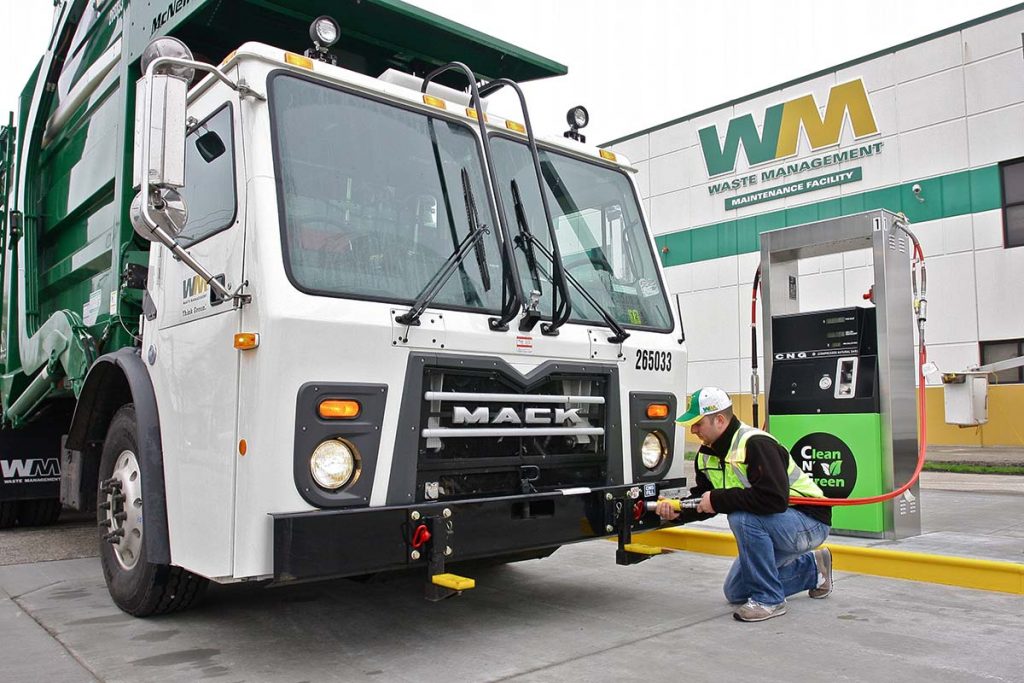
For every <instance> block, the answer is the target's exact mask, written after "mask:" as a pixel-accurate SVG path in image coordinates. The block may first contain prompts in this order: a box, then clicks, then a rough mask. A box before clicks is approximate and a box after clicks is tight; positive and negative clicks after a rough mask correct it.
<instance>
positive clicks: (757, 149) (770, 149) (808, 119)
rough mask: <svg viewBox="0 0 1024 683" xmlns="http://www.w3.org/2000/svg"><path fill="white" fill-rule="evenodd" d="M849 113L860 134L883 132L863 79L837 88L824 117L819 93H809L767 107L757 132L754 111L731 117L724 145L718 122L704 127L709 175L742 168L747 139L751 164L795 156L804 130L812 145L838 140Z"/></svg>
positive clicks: (702, 144) (855, 132)
mask: <svg viewBox="0 0 1024 683" xmlns="http://www.w3.org/2000/svg"><path fill="white" fill-rule="evenodd" d="M847 118H849V121H850V128H851V129H852V130H853V135H854V137H855V138H857V139H859V138H863V137H866V136H868V135H875V134H876V133H878V125H877V124H876V123H875V115H874V113H873V112H872V111H871V102H870V101H869V100H868V93H867V91H866V90H865V89H864V81H862V80H860V79H857V80H855V81H849V82H847V83H841V84H839V85H836V86H833V87H832V89H831V90H830V91H829V94H828V103H827V104H826V105H825V115H824V117H822V116H821V115H820V114H819V111H818V103H817V102H815V100H814V95H804V96H803V97H798V98H796V99H795V100H790V101H788V102H783V103H782V104H776V105H774V106H771V107H768V108H767V109H765V111H764V121H763V126H762V132H761V133H758V132H757V124H755V123H754V115H753V114H746V115H744V116H740V117H738V118H735V119H732V120H731V121H729V127H728V128H727V129H726V132H725V141H724V142H723V143H722V144H719V137H718V127H717V126H708V127H707V128H701V129H700V130H699V131H698V132H697V135H698V136H699V137H700V147H701V151H702V152H703V153H704V163H705V165H706V166H707V169H708V177H714V176H717V175H722V174H723V173H733V172H734V171H735V170H736V154H737V153H738V152H739V146H740V144H741V143H742V144H743V151H744V153H745V154H746V155H747V163H748V164H749V165H750V166H757V165H759V164H765V163H768V162H771V161H775V160H777V159H784V158H786V157H791V156H793V155H795V154H796V151H797V145H798V143H799V136H800V130H801V129H802V130H803V131H804V134H805V135H806V136H807V141H808V142H809V143H810V145H811V149H812V150H816V149H820V148H822V147H829V146H831V145H835V144H838V143H839V138H840V136H841V135H842V132H843V122H844V121H845V120H846V119H847Z"/></svg>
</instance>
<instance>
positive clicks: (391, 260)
mask: <svg viewBox="0 0 1024 683" xmlns="http://www.w3.org/2000/svg"><path fill="white" fill-rule="evenodd" d="M270 94H271V97H270V101H271V124H272V127H273V132H274V143H275V158H276V165H277V183H278V199H279V204H280V207H281V223H282V231H283V243H284V254H285V263H286V266H287V270H288V274H289V277H290V278H291V280H292V282H293V283H294V284H295V286H296V287H298V288H299V289H301V290H303V291H307V292H310V293H315V294H324V295H333V296H346V297H353V298H363V299H373V300H388V301H412V300H413V299H415V297H416V296H417V295H418V294H419V293H420V291H421V290H422V289H423V287H424V285H426V284H427V283H428V282H429V281H430V279H431V278H432V277H433V276H434V275H435V274H436V273H437V272H438V271H439V270H440V269H441V268H443V267H444V264H445V260H446V259H447V258H448V257H449V256H450V255H451V254H452V252H454V251H455V250H456V248H457V247H458V245H459V243H460V242H461V241H462V240H463V239H464V238H465V237H466V236H467V235H468V234H469V232H470V221H469V219H468V217H467V210H466V204H467V202H466V195H467V194H469V195H471V196H472V197H473V198H475V203H476V205H477V207H478V209H477V210H478V212H479V220H480V222H481V223H483V224H486V225H487V227H488V232H487V233H486V234H484V235H483V238H482V240H481V241H480V242H479V243H478V246H477V248H476V250H475V251H476V257H475V258H469V259H466V260H464V261H463V262H462V264H461V265H460V266H459V268H458V270H457V271H456V273H455V275H454V276H453V277H452V278H450V279H449V280H448V282H447V284H446V285H445V286H444V288H442V289H441V291H440V293H439V294H438V295H437V296H436V297H434V299H433V305H441V306H447V307H455V308H475V309H483V310H487V311H497V310H498V309H500V307H501V258H500V253H499V248H498V242H497V232H498V231H497V230H496V229H495V228H494V226H493V225H492V222H493V221H492V220H491V214H490V212H489V211H488V210H487V192H486V191H485V189H484V182H483V166H482V163H481V157H480V153H479V149H478V144H477V143H478V139H477V138H476V136H474V135H473V133H472V131H471V130H470V129H469V128H468V127H466V126H464V125H461V124H458V123H453V122H450V121H447V120H443V119H439V118H433V117H428V116H427V115H425V114H422V113H418V112H415V111H410V110H406V109H401V108H399V107H396V106H394V105H389V104H384V103H382V102H378V101H376V100H372V99H369V98H367V97H363V96H359V95H354V94H351V93H348V92H345V91H342V90H339V89H336V88H333V87H329V86H327V85H324V84H322V83H315V82H311V81H309V80H306V79H302V78H298V77H295V76H292V75H287V74H278V75H277V76H275V77H274V78H273V80H272V82H271V93H270ZM463 175H465V178H466V180H464V179H463ZM467 189H468V191H467Z"/></svg>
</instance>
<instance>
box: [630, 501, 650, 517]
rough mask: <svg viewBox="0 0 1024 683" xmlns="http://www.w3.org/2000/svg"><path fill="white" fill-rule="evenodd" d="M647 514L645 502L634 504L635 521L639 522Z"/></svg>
mask: <svg viewBox="0 0 1024 683" xmlns="http://www.w3.org/2000/svg"><path fill="white" fill-rule="evenodd" d="M645 512H647V505H646V504H645V503H644V501H643V500H638V501H637V502H635V503H633V519H634V520H635V521H637V522H639V521H640V518H641V517H643V516H644V513H645Z"/></svg>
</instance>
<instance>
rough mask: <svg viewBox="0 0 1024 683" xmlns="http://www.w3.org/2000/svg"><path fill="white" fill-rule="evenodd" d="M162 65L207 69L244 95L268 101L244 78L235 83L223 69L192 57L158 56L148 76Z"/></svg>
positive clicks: (147, 72)
mask: <svg viewBox="0 0 1024 683" xmlns="http://www.w3.org/2000/svg"><path fill="white" fill-rule="evenodd" d="M161 66H187V67H189V68H192V69H195V70H197V71H205V72H207V73H211V74H213V75H214V76H215V77H216V78H217V80H218V81H220V82H221V83H223V84H224V85H226V86H228V87H229V88H231V89H232V90H234V91H235V92H237V93H238V94H239V95H241V96H242V97H252V98H254V99H257V100H260V101H261V102H266V100H267V96H266V95H264V94H262V93H260V92H259V91H257V90H254V89H253V88H251V87H249V85H248V84H247V83H246V82H245V80H244V79H239V81H238V83H235V82H234V81H232V80H231V79H230V78H228V76H227V74H225V73H224V72H223V71H221V70H220V69H218V68H217V67H215V66H213V65H212V64H205V63H203V62H197V61H195V60H192V59H179V58H177V57H158V58H156V59H154V60H153V61H152V62H151V63H150V65H149V68H148V69H146V76H147V78H148V77H150V76H152V75H153V74H154V73H156V69H157V68H158V67H161Z"/></svg>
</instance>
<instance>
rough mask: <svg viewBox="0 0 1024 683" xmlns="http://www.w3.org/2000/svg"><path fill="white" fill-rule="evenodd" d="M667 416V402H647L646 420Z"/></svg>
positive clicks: (661, 418)
mask: <svg viewBox="0 0 1024 683" xmlns="http://www.w3.org/2000/svg"><path fill="white" fill-rule="evenodd" d="M666 417H668V404H667V403H649V404H647V419H648V420H664V419H665V418H666Z"/></svg>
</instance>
